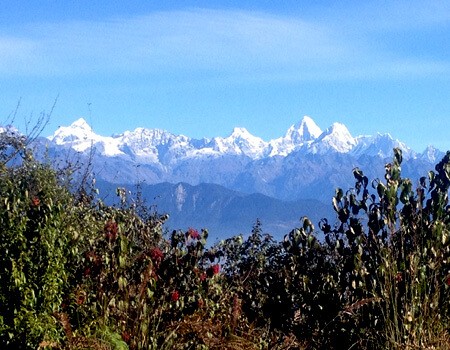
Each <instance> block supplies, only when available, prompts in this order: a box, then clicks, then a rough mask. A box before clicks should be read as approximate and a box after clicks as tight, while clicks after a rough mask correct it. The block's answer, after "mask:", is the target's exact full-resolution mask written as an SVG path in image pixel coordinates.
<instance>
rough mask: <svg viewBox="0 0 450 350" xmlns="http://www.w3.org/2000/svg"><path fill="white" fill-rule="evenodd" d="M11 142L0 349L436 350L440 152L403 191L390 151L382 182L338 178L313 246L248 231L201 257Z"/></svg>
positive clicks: (310, 237)
mask: <svg viewBox="0 0 450 350" xmlns="http://www.w3.org/2000/svg"><path fill="white" fill-rule="evenodd" d="M26 143H27V142H26V140H25V139H23V138H21V137H19V136H17V135H12V136H11V135H9V134H7V133H3V134H2V135H1V140H0V152H1V154H0V177H1V178H0V348H2V349H20V348H22V349H331V348H339V349H386V348H389V349H448V348H450V335H449V325H450V323H449V315H450V314H449V305H450V298H449V296H450V295H449V293H450V263H449V258H450V248H449V247H450V246H449V242H450V239H449V236H450V206H449V205H448V193H449V186H450V152H448V153H447V155H446V156H445V157H444V158H443V159H442V160H441V161H440V162H439V163H438V164H437V165H436V169H435V171H430V172H429V173H428V176H425V177H423V178H421V179H419V180H418V183H417V185H415V184H414V183H413V182H414V181H415V180H410V179H405V178H402V177H401V162H402V154H401V151H400V150H398V149H396V150H394V151H395V157H394V159H393V161H392V162H391V163H389V164H387V165H386V175H385V179H383V180H379V179H375V180H373V181H370V180H369V179H368V178H367V177H366V176H364V174H363V172H362V171H361V170H360V169H354V171H353V173H354V177H355V186H354V188H351V189H349V190H348V191H343V190H342V189H337V190H336V194H335V196H334V197H333V198H332V205H333V207H334V210H335V211H336V218H335V219H333V220H331V219H330V220H329V221H328V220H326V219H323V220H322V221H321V222H320V223H319V224H318V229H319V230H320V231H322V233H323V234H324V237H325V240H324V241H319V240H318V239H317V238H316V234H317V231H316V228H315V227H314V225H313V223H311V222H310V220H309V219H307V218H303V219H302V221H301V224H300V227H298V228H295V229H293V230H292V231H291V232H290V233H289V234H287V235H286V236H285V238H284V240H283V241H282V242H276V241H274V240H273V239H272V238H271V236H270V235H268V234H264V233H263V231H262V228H261V225H260V223H259V222H256V224H255V226H254V228H253V230H252V232H251V234H250V235H249V236H248V237H247V238H244V237H243V236H237V237H232V238H229V239H227V240H225V241H223V242H221V243H219V244H217V245H215V246H212V247H210V248H207V245H206V241H207V237H208V233H207V231H206V230H201V231H200V232H199V231H197V230H196V229H193V228H190V229H188V230H186V231H174V232H172V233H164V231H163V228H162V225H163V223H164V220H165V219H166V217H165V216H164V215H159V214H158V213H155V212H154V211H152V210H150V209H149V208H148V207H146V206H145V205H144V204H143V203H141V202H140V200H139V197H137V198H135V199H134V200H130V199H129V198H126V192H125V191H124V190H122V189H118V195H119V197H120V203H121V205H118V206H116V207H114V206H106V205H104V204H103V203H102V202H101V201H100V200H98V199H97V197H96V196H95V193H94V192H93V191H91V190H90V186H86V183H87V181H86V178H84V180H83V181H81V185H79V186H78V188H76V187H74V182H73V181H71V180H70V178H71V175H70V171H71V169H70V168H68V169H65V170H58V171H57V170H54V169H52V168H51V167H50V166H48V165H45V164H42V163H38V162H36V161H34V160H33V158H32V155H31V154H30V152H29V151H28V150H27V149H26ZM18 155H20V156H21V157H20V158H21V159H22V160H21V162H13V160H14V159H15V160H17V158H18ZM13 156H14V157H13ZM74 188H75V190H74Z"/></svg>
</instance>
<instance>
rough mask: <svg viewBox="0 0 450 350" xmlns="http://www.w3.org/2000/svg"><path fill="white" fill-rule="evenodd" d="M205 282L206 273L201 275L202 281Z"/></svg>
mask: <svg viewBox="0 0 450 350" xmlns="http://www.w3.org/2000/svg"><path fill="white" fill-rule="evenodd" d="M204 280H206V273H202V274H201V275H200V281H204Z"/></svg>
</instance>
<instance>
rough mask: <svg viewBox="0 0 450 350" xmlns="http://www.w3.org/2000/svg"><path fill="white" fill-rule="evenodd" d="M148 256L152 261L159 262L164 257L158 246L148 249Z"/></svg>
mask: <svg viewBox="0 0 450 350" xmlns="http://www.w3.org/2000/svg"><path fill="white" fill-rule="evenodd" d="M150 258H151V259H152V260H153V262H154V263H159V262H161V260H162V259H163V258H164V254H163V252H162V251H161V249H159V248H158V247H155V248H153V249H152V250H150Z"/></svg>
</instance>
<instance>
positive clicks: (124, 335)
mask: <svg viewBox="0 0 450 350" xmlns="http://www.w3.org/2000/svg"><path fill="white" fill-rule="evenodd" d="M122 339H123V341H124V342H125V343H129V342H130V340H131V335H130V333H128V332H127V331H123V332H122Z"/></svg>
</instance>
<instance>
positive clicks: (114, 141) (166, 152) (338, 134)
mask: <svg viewBox="0 0 450 350" xmlns="http://www.w3.org/2000/svg"><path fill="white" fill-rule="evenodd" d="M48 139H49V140H50V141H52V142H54V143H55V144H56V145H59V146H64V147H70V148H73V149H74V150H76V151H78V152H86V151H87V150H89V149H91V148H92V147H94V148H95V149H96V151H97V152H100V154H101V155H103V156H106V157H125V158H126V157H131V158H133V159H134V160H138V161H139V162H140V163H154V164H158V163H159V164H162V165H170V164H175V163H176V162H178V161H182V160H186V159H192V158H202V157H222V156H224V155H231V156H246V157H248V158H250V159H252V160H260V159H263V158H268V157H276V156H281V157H286V156H287V155H289V154H291V153H293V152H295V151H299V150H302V152H304V153H309V154H319V155H320V154H326V153H330V152H332V153H348V154H352V155H357V156H359V155H361V154H369V155H378V156H381V157H387V156H389V155H391V154H392V148H393V147H399V148H401V149H402V150H403V154H404V157H406V158H411V157H417V156H418V155H417V154H416V153H415V152H414V151H412V150H411V149H410V148H408V147H407V146H406V145H405V144H404V143H402V142H400V141H398V140H394V139H393V138H392V137H391V136H390V135H389V134H377V135H376V136H358V137H353V136H352V135H351V134H350V132H349V131H348V129H347V127H346V126H345V125H343V124H340V123H334V124H333V125H331V126H330V127H329V128H327V129H326V130H325V131H322V130H321V129H320V128H319V127H318V126H317V124H316V123H315V122H314V120H312V119H311V118H310V117H308V116H305V117H303V119H302V120H301V121H300V122H299V123H298V124H295V125H292V126H291V127H290V128H289V129H288V130H287V132H286V134H285V135H284V136H283V137H280V138H277V139H274V140H270V141H268V142H266V141H264V140H262V139H261V138H259V137H257V136H253V135H252V134H250V133H249V132H248V131H247V130H246V129H245V128H238V127H236V128H234V130H233V132H232V133H231V135H230V136H228V137H225V138H222V137H214V138H212V139H208V138H204V139H201V140H197V139H191V138H189V137H187V136H184V135H174V134H172V133H170V132H168V131H165V130H160V129H145V128H137V129H135V130H134V131H125V132H124V133H122V134H119V135H114V136H109V137H108V136H100V135H97V134H96V133H95V132H94V131H93V130H92V128H91V127H90V126H89V125H88V123H87V122H86V121H85V120H84V119H83V118H80V119H78V120H77V121H75V122H74V123H72V124H71V125H70V126H67V127H60V128H58V129H57V130H56V132H55V133H54V134H53V135H51V136H49V137H48ZM429 152H430V150H427V153H426V154H425V155H428V153H429Z"/></svg>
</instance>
